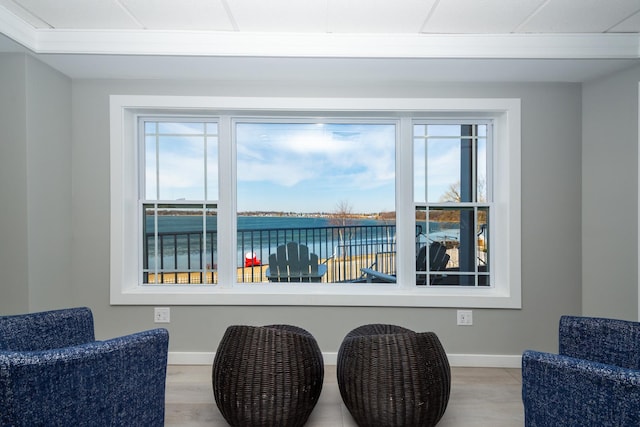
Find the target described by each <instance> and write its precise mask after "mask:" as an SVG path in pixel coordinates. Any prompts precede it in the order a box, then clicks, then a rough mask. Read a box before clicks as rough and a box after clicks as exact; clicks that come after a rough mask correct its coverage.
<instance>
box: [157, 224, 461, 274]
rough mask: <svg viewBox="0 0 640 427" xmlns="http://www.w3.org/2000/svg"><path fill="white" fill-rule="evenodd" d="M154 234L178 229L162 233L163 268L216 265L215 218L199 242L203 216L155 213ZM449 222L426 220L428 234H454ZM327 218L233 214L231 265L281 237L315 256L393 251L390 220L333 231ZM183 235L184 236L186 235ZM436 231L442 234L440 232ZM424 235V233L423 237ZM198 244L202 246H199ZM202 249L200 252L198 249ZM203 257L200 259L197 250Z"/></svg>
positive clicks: (263, 251) (262, 254) (264, 255)
mask: <svg viewBox="0 0 640 427" xmlns="http://www.w3.org/2000/svg"><path fill="white" fill-rule="evenodd" d="M157 218H158V233H159V234H165V233H178V234H176V237H175V238H174V237H173V236H171V238H165V239H166V240H164V242H165V243H164V246H163V252H162V264H161V265H162V268H164V269H179V270H184V269H198V268H201V266H203V265H208V267H209V268H211V267H212V266H215V265H216V264H217V253H216V251H214V252H213V254H212V252H211V247H212V246H213V245H214V243H215V242H214V241H213V240H214V239H215V237H214V236H215V235H216V233H215V232H216V231H217V224H216V221H215V217H207V219H208V220H209V221H207V227H206V229H207V232H208V233H207V239H206V241H205V242H204V244H203V242H202V229H203V227H202V226H203V219H202V217H198V216H188V215H185V216H169V215H160V216H158V217H157ZM452 225H453V224H444V223H430V224H429V235H430V237H431V239H434V238H439V237H443V236H447V238H449V239H451V238H455V230H452ZM146 226H147V231H148V233H149V232H152V231H153V229H154V226H153V217H148V218H147V224H146ZM333 226H335V224H332V222H331V219H329V218H326V217H291V216H283V217H275V216H239V217H238V237H237V244H238V248H237V251H236V252H237V253H236V256H237V265H238V266H242V265H244V262H245V261H244V260H245V255H246V254H247V253H251V252H256V257H257V258H259V259H260V260H261V262H262V263H267V262H268V257H269V253H273V252H274V251H275V248H276V247H277V246H278V245H281V244H283V243H285V242H287V241H298V242H301V243H305V244H307V245H308V246H309V249H310V251H311V252H313V253H316V254H318V256H319V257H320V258H321V259H324V258H327V257H329V256H331V255H336V251H349V255H360V254H363V253H365V252H376V251H378V252H384V251H389V250H395V246H394V245H395V224H394V223H389V222H387V221H380V220H375V219H368V218H363V219H358V220H350V222H349V228H348V231H347V232H346V233H345V232H342V233H339V232H338V231H337V229H336V230H335V231H332V230H330V229H329V228H330V227H333ZM187 234H189V235H190V237H189V238H188V237H187ZM440 235H442V236H440ZM424 240H426V237H424ZM202 246H204V248H201V247H202ZM202 249H204V251H203V250H202ZM154 250H155V247H153V245H152V244H150V247H149V249H148V252H149V254H148V268H149V269H150V270H153V269H155V256H154V252H155V251H154ZM201 253H204V255H205V259H204V261H203V263H201V260H200V255H201Z"/></svg>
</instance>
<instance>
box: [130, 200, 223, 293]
mask: <svg viewBox="0 0 640 427" xmlns="http://www.w3.org/2000/svg"><path fill="white" fill-rule="evenodd" d="M143 215H144V218H143V227H144V231H143V235H144V240H143V255H142V262H143V280H144V283H148V284H153V283H158V284H159V283H178V284H180V283H184V284H199V283H216V282H217V274H216V273H215V270H216V269H217V261H216V260H217V245H216V242H217V216H216V212H215V207H207V208H205V209H203V207H202V205H157V204H145V205H143Z"/></svg>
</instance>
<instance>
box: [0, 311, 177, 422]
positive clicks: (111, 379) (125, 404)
mask: <svg viewBox="0 0 640 427" xmlns="http://www.w3.org/2000/svg"><path fill="white" fill-rule="evenodd" d="M168 341H169V334H168V332H167V331H166V330H165V329H154V330H150V331H145V332H139V333H135V334H132V335H127V336H124V337H119V338H114V339H110V340H106V341H95V340H94V329H93V315H92V313H91V310H89V309H88V308H71V309H64V310H55V311H47V312H41V313H32V314H23V315H17V316H0V425H2V426H42V425H47V426H89V425H92V426H97V425H99V426H123V425H131V426H133V425H135V426H162V425H163V424H164V394H165V380H166V368H167V347H168Z"/></svg>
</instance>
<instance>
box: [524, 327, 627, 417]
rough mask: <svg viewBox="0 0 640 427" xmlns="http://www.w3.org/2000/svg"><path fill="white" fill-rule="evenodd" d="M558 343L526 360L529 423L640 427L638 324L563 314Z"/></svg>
mask: <svg viewBox="0 0 640 427" xmlns="http://www.w3.org/2000/svg"><path fill="white" fill-rule="evenodd" d="M559 344H560V345H559V354H549V353H541V352H537V351H531V350H527V351H525V352H524V354H523V356H522V401H523V403H524V415H525V425H526V426H528V427H534V426H538V427H540V426H554V427H555V426H576V427H578V426H580V427H583V426H598V427H607V426H616V427H624V426H634V427H637V426H640V323H636V322H630V321H625V320H614V319H602V318H591V317H574V316H563V317H562V318H561V319H560V342H559Z"/></svg>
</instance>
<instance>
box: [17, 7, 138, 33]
mask: <svg viewBox="0 0 640 427" xmlns="http://www.w3.org/2000/svg"><path fill="white" fill-rule="evenodd" d="M15 1H16V3H18V4H19V5H21V6H22V7H23V8H24V9H25V10H27V11H28V12H30V13H31V14H33V15H35V16H36V17H38V18H40V19H41V20H43V21H44V22H46V23H48V24H49V25H51V26H52V27H53V28H57V29H133V28H140V26H139V25H138V23H137V22H135V20H134V19H132V18H131V16H129V14H128V13H127V12H126V11H125V10H124V9H123V8H122V7H121V6H120V5H119V4H118V3H117V2H115V1H114V0H91V1H87V0H63V1H51V0H15Z"/></svg>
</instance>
